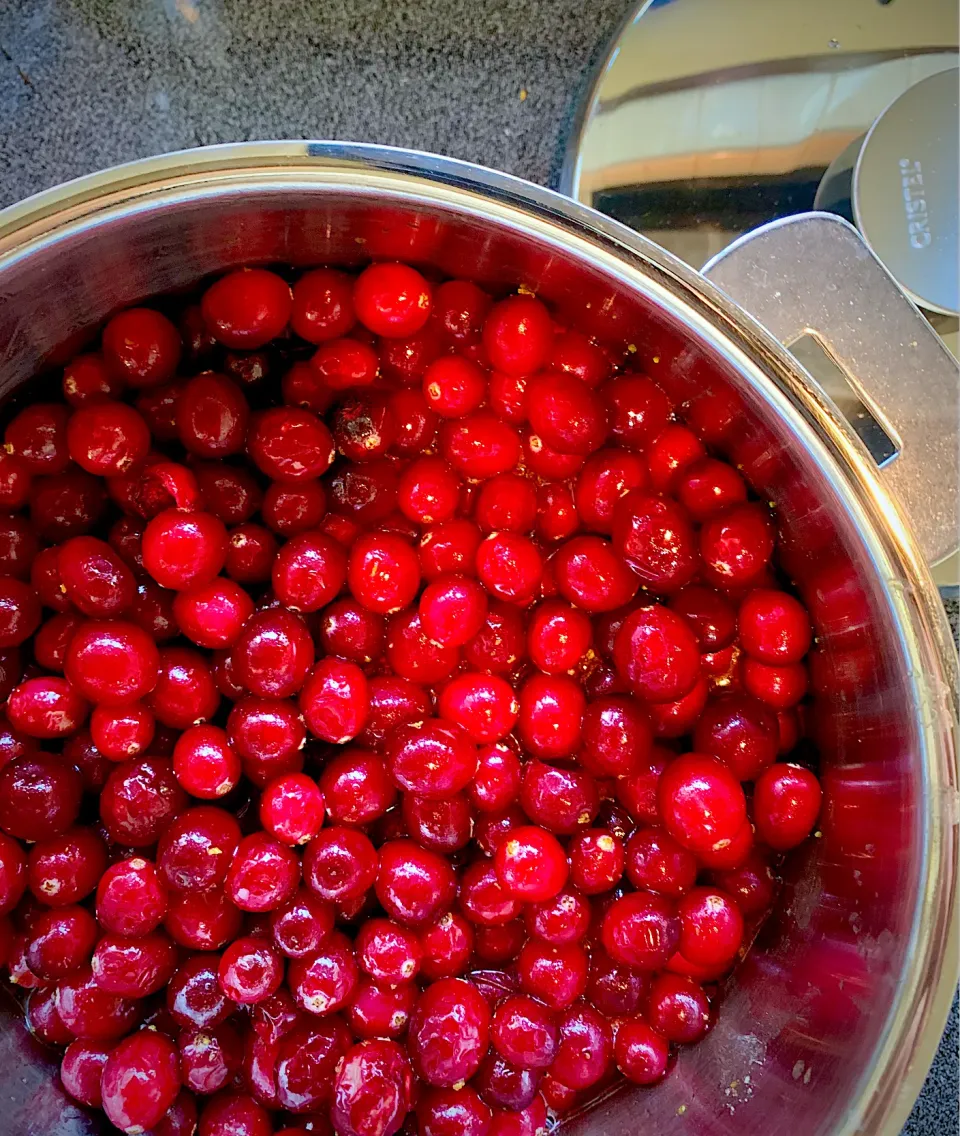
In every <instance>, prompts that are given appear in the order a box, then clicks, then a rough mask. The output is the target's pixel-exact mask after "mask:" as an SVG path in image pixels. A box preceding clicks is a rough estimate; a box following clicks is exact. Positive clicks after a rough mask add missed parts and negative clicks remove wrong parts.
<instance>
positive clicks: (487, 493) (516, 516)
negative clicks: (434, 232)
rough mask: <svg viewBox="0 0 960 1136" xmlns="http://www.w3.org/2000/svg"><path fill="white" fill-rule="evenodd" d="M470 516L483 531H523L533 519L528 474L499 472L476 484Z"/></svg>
mask: <svg viewBox="0 0 960 1136" xmlns="http://www.w3.org/2000/svg"><path fill="white" fill-rule="evenodd" d="M474 519H475V521H476V523H477V524H478V525H479V526H480V528H481V529H482V530H483V532H485V533H492V532H503V531H507V532H516V533H526V532H529V531H530V529H532V528H533V527H534V524H535V522H536V519H537V489H536V485H535V484H534V483H533V482H532V481H531V480H530V478H528V477H522V476H521V475H520V474H517V473H500V474H497V476H496V477H491V478H490V479H489V481H485V482H484V483H483V485H482V486H481V487H480V492H479V494H478V495H477V503H476V507H475V509H474Z"/></svg>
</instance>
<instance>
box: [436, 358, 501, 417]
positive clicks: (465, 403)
mask: <svg viewBox="0 0 960 1136" xmlns="http://www.w3.org/2000/svg"><path fill="white" fill-rule="evenodd" d="M486 393H487V383H486V379H485V377H484V373H483V371H482V370H481V369H480V368H479V367H478V366H477V364H476V363H474V362H471V360H470V359H468V358H466V357H465V356H463V355H441V356H440V358H439V359H436V360H434V362H432V363H431V364H430V365H429V366H428V367H427V369H426V371H425V372H424V375H423V396H424V398H425V399H426V400H427V405H428V406H429V407H430V409H431V410H433V411H434V413H436V414H439V415H440V417H441V418H462V417H463V416H464V415H465V414H470V413H472V412H473V411H474V410H476V409H477V408H478V407H479V406H480V404H481V403H482V402H483V400H484V397H485V395H486Z"/></svg>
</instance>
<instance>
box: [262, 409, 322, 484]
mask: <svg viewBox="0 0 960 1136" xmlns="http://www.w3.org/2000/svg"><path fill="white" fill-rule="evenodd" d="M335 452H336V449H335V447H334V444H333V436H332V435H331V433H330V431H329V430H328V429H327V427H326V426H325V425H324V424H323V421H322V420H321V419H320V418H319V417H318V416H317V415H316V414H313V413H311V411H309V410H302V409H299V408H295V407H291V406H276V407H273V408H272V409H270V410H261V411H258V412H257V413H256V414H254V415H253V417H252V418H251V419H250V429H249V432H248V435H247V453H248V454H249V455H250V457H251V459H252V460H253V463H254V465H256V466H257V468H258V469H259V470H261V472H263V473H265V474H266V475H267V476H268V477H269V478H272V479H273V480H274V481H282V482H294V483H295V482H298V481H309V480H312V479H313V478H316V477H319V476H320V475H321V474H322V473H325V472H326V471H327V469H329V467H330V465H331V463H332V462H333V459H334V455H335Z"/></svg>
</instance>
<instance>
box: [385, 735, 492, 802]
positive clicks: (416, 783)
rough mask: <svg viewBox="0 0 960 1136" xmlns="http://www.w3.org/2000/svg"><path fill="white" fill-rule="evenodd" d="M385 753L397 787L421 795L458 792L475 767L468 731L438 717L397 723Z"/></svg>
mask: <svg viewBox="0 0 960 1136" xmlns="http://www.w3.org/2000/svg"><path fill="white" fill-rule="evenodd" d="M384 754H385V760H386V763H387V768H388V769H389V771H390V776H391V777H392V778H393V781H394V783H395V784H396V785H397V786H398V788H401V789H404V790H406V791H408V792H411V793H418V794H420V795H421V796H424V797H440V798H442V797H446V796H447V795H449V794H451V793H456V792H459V791H460V790H461V789H464V788H465V787H466V786H467V784H468V783H469V781H470V779H471V778H472V777H473V775H474V773H475V772H476V769H477V751H476V747H475V746H474V745H473V743H472V742H471V740H470V737H469V735H468V734H467V732H466V731H465V730H464V729H463V728H462V727H460V726H458V725H456V724H455V723H453V722H445V721H443V720H442V719H440V718H428V719H426V720H425V721H422V722H409V723H405V724H403V725H400V726H397V727H396V729H395V730H394V731H393V733H392V734H391V735H390V736H389V737H388V738H387V740H386V744H385V748H384Z"/></svg>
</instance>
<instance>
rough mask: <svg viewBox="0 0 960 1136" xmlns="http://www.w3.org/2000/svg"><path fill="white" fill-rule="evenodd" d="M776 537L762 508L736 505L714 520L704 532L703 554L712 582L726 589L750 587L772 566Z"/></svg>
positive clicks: (712, 519)
mask: <svg viewBox="0 0 960 1136" xmlns="http://www.w3.org/2000/svg"><path fill="white" fill-rule="evenodd" d="M775 536H776V534H775V530H774V527H773V524H772V523H771V521H770V517H769V515H768V513H767V511H766V510H765V509H764V508H763V507H762V506H761V505H757V504H747V505H736V506H734V507H733V508H732V509H728V510H727V511H725V512H723V513H721V514H719V515H718V516H716V517H713V518H711V519H710V520H709V521H707V522H706V524H704V525H703V527H702V528H701V530H700V555H701V557H702V558H703V562H704V564H705V565H706V567H707V569H708V570H709V575H710V579H711V580H713V581H715V582H716V583H718V584H719V585H720V586H721V587H725V588H736V587H740V586H742V585H744V584H750V583H751V582H752V581H753V580H754V579H755V578H756V577H758V576H759V575H760V573H762V572H763V570H764V569H765V568H766V566H767V564H768V563H769V561H770V557H771V555H772V554H773V547H774V543H775Z"/></svg>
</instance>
